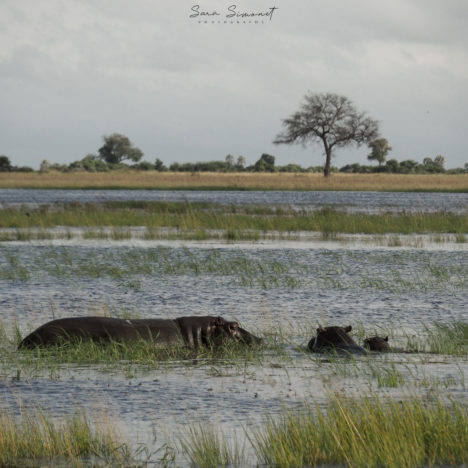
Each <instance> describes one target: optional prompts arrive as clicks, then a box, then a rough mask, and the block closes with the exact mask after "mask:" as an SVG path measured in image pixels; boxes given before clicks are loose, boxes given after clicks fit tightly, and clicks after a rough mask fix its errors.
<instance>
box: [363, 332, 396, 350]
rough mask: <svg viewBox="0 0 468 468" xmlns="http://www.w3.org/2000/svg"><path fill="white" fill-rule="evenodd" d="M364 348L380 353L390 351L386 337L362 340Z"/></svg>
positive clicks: (372, 337)
mask: <svg viewBox="0 0 468 468" xmlns="http://www.w3.org/2000/svg"><path fill="white" fill-rule="evenodd" d="M364 347H365V348H367V349H368V350H369V351H378V352H380V353H386V352H388V351H390V346H389V345H388V336H386V337H385V338H383V337H381V336H371V337H370V338H366V339H365V340H364Z"/></svg>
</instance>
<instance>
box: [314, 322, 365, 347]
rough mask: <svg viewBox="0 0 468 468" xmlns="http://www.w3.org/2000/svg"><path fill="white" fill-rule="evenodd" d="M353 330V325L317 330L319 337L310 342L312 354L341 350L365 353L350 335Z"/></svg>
mask: <svg viewBox="0 0 468 468" xmlns="http://www.w3.org/2000/svg"><path fill="white" fill-rule="evenodd" d="M352 329H353V327H352V326H351V325H349V326H347V327H337V326H333V327H322V326H321V325H319V327H318V328H317V335H316V336H314V337H312V339H311V340H310V341H309V344H308V346H307V347H308V348H309V350H310V351H312V352H317V351H319V352H320V351H322V350H330V349H339V350H346V351H352V352H364V349H363V348H361V347H360V346H359V345H358V344H357V343H356V342H355V341H354V340H353V339H352V338H351V337H350V336H349V335H348V333H349V332H350V331H351V330H352Z"/></svg>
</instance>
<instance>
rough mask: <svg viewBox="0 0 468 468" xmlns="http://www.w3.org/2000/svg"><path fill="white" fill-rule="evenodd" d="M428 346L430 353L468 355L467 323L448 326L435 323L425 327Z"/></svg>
mask: <svg viewBox="0 0 468 468" xmlns="http://www.w3.org/2000/svg"><path fill="white" fill-rule="evenodd" d="M426 331H427V333H428V346H429V350H430V352H432V353H436V354H448V355H456V356H463V355H464V356H466V355H468V322H462V321H457V322H454V323H450V324H444V323H440V322H436V323H434V324H433V326H430V327H426Z"/></svg>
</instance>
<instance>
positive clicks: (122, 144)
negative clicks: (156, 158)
mask: <svg viewBox="0 0 468 468" xmlns="http://www.w3.org/2000/svg"><path fill="white" fill-rule="evenodd" d="M103 139H104V145H103V146H102V147H101V148H99V157H100V158H101V159H103V160H104V161H106V162H107V163H111V164H118V163H120V162H122V161H123V160H125V159H129V160H131V161H135V162H138V161H139V160H140V159H141V158H142V157H143V152H142V151H141V149H140V148H136V147H134V146H133V145H132V143H131V142H130V140H129V139H128V137H126V136H125V135H121V134H120V133H113V134H112V135H109V136H104V137H103Z"/></svg>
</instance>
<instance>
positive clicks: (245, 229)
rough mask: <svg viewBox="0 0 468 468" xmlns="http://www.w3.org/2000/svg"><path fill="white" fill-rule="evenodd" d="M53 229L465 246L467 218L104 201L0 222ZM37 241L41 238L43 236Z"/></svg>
mask: <svg viewBox="0 0 468 468" xmlns="http://www.w3.org/2000/svg"><path fill="white" fill-rule="evenodd" d="M55 226H67V227H84V228H90V229H91V228H100V227H103V226H111V227H114V228H115V229H114V230H113V231H112V236H111V237H114V238H117V239H122V238H123V239H125V238H127V236H128V231H127V230H125V229H123V228H124V227H130V226H145V227H146V228H147V232H148V233H149V234H148V235H149V236H151V235H152V236H155V235H156V234H155V233H157V232H158V230H159V229H160V228H171V229H175V230H176V232H178V233H179V235H181V236H183V235H185V236H188V235H191V236H195V238H197V237H200V236H202V237H203V236H207V235H208V231H210V230H211V231H213V230H214V231H222V232H223V233H224V234H223V235H224V236H225V237H226V238H227V239H228V240H242V239H244V238H245V239H247V240H248V239H255V238H257V237H260V236H261V235H262V233H265V232H272V231H273V232H279V233H293V232H298V231H314V232H322V234H323V237H324V239H333V238H334V237H336V233H348V234H385V233H398V234H411V233H428V232H432V233H452V234H455V235H456V236H457V237H456V239H457V242H466V236H465V233H466V232H468V216H465V215H457V214H451V213H431V214H427V213H414V214H410V213H403V214H391V213H384V214H378V215H371V214H363V213H354V214H352V213H346V212H342V211H339V210H335V209H331V208H323V209H321V210H317V211H313V212H307V211H295V210H292V209H289V208H285V207H270V206H243V207H240V206H234V205H231V206H221V205H216V204H209V203H193V204H189V203H185V202H179V203H177V202H107V203H102V204H93V203H87V204H76V203H73V204H64V205H54V206H52V205H50V206H49V205H43V206H41V207H39V208H37V209H30V208H24V207H23V208H21V209H16V208H6V209H4V210H2V217H1V219H0V228H14V229H17V234H16V238H17V239H18V240H19V238H20V237H21V236H22V235H24V236H26V238H27V237H28V236H31V235H32V234H28V233H27V229H30V228H40V229H45V228H50V227H55ZM25 229H26V231H22V230H25ZM98 232H99V229H98ZM21 233H23V234H21ZM172 235H173V236H175V234H174V233H172ZM211 235H212V234H211ZM8 236H11V237H15V236H14V235H13V234H11V233H9V234H8V235H6V234H3V239H5V240H7V239H8ZM35 236H39V237H40V238H44V237H45V236H46V233H45V232H44V233H43V234H42V235H41V234H35ZM41 236H42V237H41ZM245 236H247V237H245ZM394 239H395V240H397V239H398V237H395V238H394Z"/></svg>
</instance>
